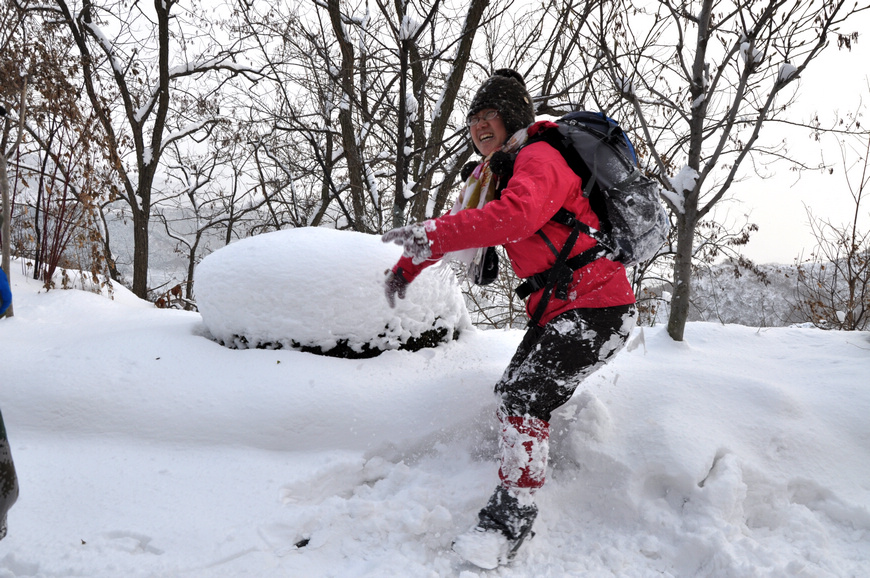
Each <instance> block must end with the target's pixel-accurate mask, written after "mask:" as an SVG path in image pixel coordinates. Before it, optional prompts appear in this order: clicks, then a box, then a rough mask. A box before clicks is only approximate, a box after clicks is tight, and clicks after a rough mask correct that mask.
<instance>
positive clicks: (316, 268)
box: [196, 227, 471, 357]
mask: <svg viewBox="0 0 870 578" xmlns="http://www.w3.org/2000/svg"><path fill="white" fill-rule="evenodd" d="M400 254H401V250H400V249H399V248H398V247H395V246H391V245H385V244H384V243H381V241H380V237H379V236H375V235H365V234H362V233H355V232H347V231H345V232H342V231H335V230H332V229H324V228H320V227H306V228H301V229H290V230H285V231H276V232H273V233H266V234H263V235H257V236H256V237H250V238H247V239H244V240H242V241H238V242H236V243H233V244H231V245H227V246H226V247H224V248H222V249H219V250H217V251H215V252H214V253H212V254H210V255H209V256H208V257H206V258H205V259H203V261H202V263H200V265H199V267H198V268H197V272H196V297H197V305H198V307H199V311H200V313H201V314H202V319H203V321H204V322H205V325H206V327H208V330H209V332H210V333H211V334H212V335H213V336H214V338H215V339H217V340H218V341H219V342H221V343H223V344H225V345H229V346H232V347H236V348H241V349H245V348H265V349H281V348H290V349H302V350H305V351H311V352H314V353H326V354H331V355H333V356H336V357H372V356H374V355H377V354H379V353H380V352H382V351H385V350H389V349H411V350H416V349H420V348H421V347H424V346H434V345H437V344H438V343H441V342H443V341H448V340H450V339H454V338H455V337H457V336H458V334H459V332H460V331H462V330H463V329H467V328H469V327H470V325H471V323H470V320H469V317H468V311H467V309H466V308H465V303H464V301H463V299H462V294H461V292H460V290H459V285H458V283H457V282H456V279H455V277H454V275H453V274H452V273H451V272H450V270H449V269H448V268H446V267H444V266H435V267H430V268H429V269H427V270H426V271H424V272H423V274H421V275H420V277H419V278H418V279H417V280H415V282H414V283H413V284H412V285H411V286H410V287H409V289H408V293H407V296H406V298H405V299H399V300H397V305H396V308H395V309H391V308H390V307H389V306H388V305H387V301H386V299H385V297H384V287H383V284H384V271H385V270H388V269H389V268H391V267H392V266H393V265H394V264H395V262H396V260H397V259H398V257H399V255H400Z"/></svg>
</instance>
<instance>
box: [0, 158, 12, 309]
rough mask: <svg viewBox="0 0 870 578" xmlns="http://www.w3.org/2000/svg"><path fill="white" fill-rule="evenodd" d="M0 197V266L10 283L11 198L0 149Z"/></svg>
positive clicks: (4, 162)
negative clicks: (1, 243)
mask: <svg viewBox="0 0 870 578" xmlns="http://www.w3.org/2000/svg"><path fill="white" fill-rule="evenodd" d="M0 199H2V203H3V204H2V209H3V212H2V215H0V237H2V242H3V249H2V253H3V255H2V260H0V266H2V269H3V272H4V273H6V276H7V277H8V278H9V283H10V285H11V284H12V273H11V272H10V271H9V267H10V265H11V259H12V246H11V241H10V235H11V229H12V227H11V226H10V224H9V221H10V220H11V219H12V200H11V199H10V198H9V179H8V177H7V176H6V155H5V154H4V152H3V151H2V150H0ZM12 315H13V312H12V305H10V306H9V309H7V310H6V313H5V314H4V317H12Z"/></svg>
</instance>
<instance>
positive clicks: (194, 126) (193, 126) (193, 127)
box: [162, 118, 218, 149]
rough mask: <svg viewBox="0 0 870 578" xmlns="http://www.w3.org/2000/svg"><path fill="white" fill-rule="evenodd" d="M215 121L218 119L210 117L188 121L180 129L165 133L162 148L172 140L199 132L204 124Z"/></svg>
mask: <svg viewBox="0 0 870 578" xmlns="http://www.w3.org/2000/svg"><path fill="white" fill-rule="evenodd" d="M216 122H218V121H217V120H215V119H213V118H210V119H206V120H201V121H198V122H193V123H190V124H188V125H187V126H184V127H182V128H181V129H180V130H177V131H174V132H171V133H169V134H168V135H166V138H165V139H164V140H163V146H162V148H164V149H165V148H166V147H167V146H168V145H170V144H172V143H173V142H175V141H177V140H180V139H183V138H185V137H187V136H190V135H192V134H195V133H197V132H199V131H200V130H202V129H203V128H205V127H206V126H208V125H210V124H215V123H216Z"/></svg>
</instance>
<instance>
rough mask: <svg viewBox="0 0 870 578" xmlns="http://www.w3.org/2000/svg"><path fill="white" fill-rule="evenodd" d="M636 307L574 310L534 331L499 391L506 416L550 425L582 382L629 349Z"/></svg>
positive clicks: (527, 338)
mask: <svg viewBox="0 0 870 578" xmlns="http://www.w3.org/2000/svg"><path fill="white" fill-rule="evenodd" d="M634 324H635V307H634V305H622V306H618V307H604V308H600V309H573V310H571V311H567V312H565V313H563V314H562V315H559V316H558V317H556V318H555V319H553V320H552V321H550V322H549V323H548V324H547V325H546V326H545V327H531V328H529V330H528V331H527V332H526V334H525V336H524V337H523V341H522V343H520V345H519V347H518V348H517V351H516V353H515V354H514V356H513V358H512V359H511V361H510V363H509V364H508V367H507V369H506V370H505V373H504V375H503V376H502V378H501V379H500V380H499V382H498V383H497V384H496V386H495V392H496V393H497V394H498V395H499V396H500V397H501V412H502V413H503V414H505V415H506V416H517V417H533V418H537V419H540V420H544V421H547V422H548V421H550V415H551V414H552V412H553V411H555V410H556V409H557V408H558V407H559V406H561V405H563V404H564V403H566V402H567V401H568V400H569V399H571V396H572V395H574V391H575V390H576V389H577V386H578V385H579V384H580V382H581V381H583V379H584V378H585V377H587V376H588V375H590V374H591V373H593V372H594V371H595V370H597V369H598V368H599V367H601V366H602V365H604V364H605V363H606V362H607V361H608V360H609V359H611V358H612V357H613V356H614V355H616V354H617V353H618V352H619V351H620V350H621V349H622V348H623V346H625V342H626V340H627V339H628V337H629V335H630V334H631V331H632V329H634Z"/></svg>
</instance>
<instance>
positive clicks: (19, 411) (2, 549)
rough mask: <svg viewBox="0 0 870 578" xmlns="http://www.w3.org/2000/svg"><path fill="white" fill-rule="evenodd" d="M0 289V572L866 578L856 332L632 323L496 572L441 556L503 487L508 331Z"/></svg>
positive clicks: (867, 473) (863, 370) (17, 282)
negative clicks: (675, 336) (442, 337)
mask: <svg viewBox="0 0 870 578" xmlns="http://www.w3.org/2000/svg"><path fill="white" fill-rule="evenodd" d="M397 250H398V249H397ZM12 279H13V291H14V295H15V317H14V318H12V319H4V320H0V351H2V369H0V409H2V412H3V415H4V417H5V419H6V425H7V428H8V432H9V436H10V442H11V445H12V451H13V457H14V459H15V463H16V466H17V469H18V474H19V478H20V485H21V496H20V498H19V500H18V503H17V504H16V505H15V506H14V507H13V508H12V510H11V511H10V513H9V535H8V537H7V538H6V539H5V540H3V541H0V578H8V577H22V576H46V577H48V576H51V577H56V576H63V577H69V576H86V577H90V578H98V577H112V578H116V577H119V576H124V577H139V576H142V577H145V576H161V577H174V576H182V577H186V576H190V577H209V578H212V577H236V576H256V577H290V576H292V577H296V576H341V577H345V576H378V577H380V576H403V577H404V576H415V577H416V576H461V577H463V578H471V577H473V576H524V577H525V576H620V577H621V576H637V577H646V576H678V577H683V576H685V577H695V576H710V577H717V578H718V577H758V576H777V577H778V576H801V577H806V576H812V577H837V578H840V577H849V576H854V577H860V576H870V420H868V419H867V415H868V407H870V380H868V375H870V334H868V333H866V332H864V333H839V332H822V331H820V330H815V329H796V328H795V329H791V328H775V329H761V330H759V329H756V328H749V327H742V326H736V325H728V326H723V325H718V324H708V323H692V324H690V325H689V326H688V328H687V331H686V341H685V342H682V343H676V342H673V341H672V340H670V339H669V338H668V336H667V333H666V332H665V330H664V327H661V326H657V327H654V328H649V327H646V328H643V329H637V330H635V333H634V335H633V337H632V339H631V341H630V343H629V347H627V348H626V349H625V350H624V351H623V352H621V353H620V354H619V356H618V357H617V359H616V360H615V361H614V362H613V363H611V364H610V365H608V366H606V367H605V368H604V369H602V370H601V371H599V372H598V373H596V374H594V375H593V376H592V377H591V378H590V379H588V380H587V381H586V382H585V383H583V384H582V385H581V386H580V388H579V389H578V391H577V394H576V395H575V397H574V399H573V400H572V401H571V402H570V403H569V404H568V405H566V406H565V407H564V408H563V409H562V410H560V411H559V412H558V415H557V416H556V417H555V418H554V420H553V426H554V427H553V432H554V433H553V439H552V441H551V456H552V458H551V465H552V469H551V472H550V476H549V479H548V482H547V484H546V485H545V486H544V488H543V489H542V490H541V491H540V492H539V505H540V509H541V513H540V515H539V517H538V521H537V522H536V528H535V529H536V532H537V535H536V536H535V538H534V539H533V540H532V541H531V542H529V543H528V544H527V545H526V546H524V547H523V549H522V550H521V551H520V553H519V555H518V557H517V559H516V560H515V562H514V563H513V564H512V565H511V566H507V567H503V568H500V569H498V570H494V571H491V572H485V571H482V570H479V569H476V568H474V567H471V566H469V565H467V564H463V563H461V562H460V560H459V559H458V558H457V557H456V556H455V555H454V554H453V553H452V552H451V550H450V544H451V541H452V539H453V538H454V537H455V536H456V535H457V534H458V533H460V532H462V531H464V530H466V529H467V528H468V527H470V526H471V525H472V524H473V523H474V522H475V519H476V512H477V510H478V509H479V508H480V506H482V505H483V503H484V502H485V500H486V499H487V497H488V496H489V494H490V492H491V491H492V489H493V488H494V487H495V485H496V483H497V471H496V470H497V465H496V462H495V452H496V449H497V444H496V437H495V432H494V430H493V426H494V424H495V418H494V415H493V413H494V408H495V403H494V399H493V397H492V394H491V388H492V385H493V384H494V382H495V381H496V380H497V379H498V377H499V376H500V374H501V371H502V369H503V367H504V366H505V365H506V364H507V361H508V359H509V358H510V356H511V354H512V352H513V350H514V348H515V347H516V345H517V343H518V342H519V340H520V338H521V332H519V331H486V332H484V331H476V330H466V331H464V332H463V333H462V334H461V336H460V339H459V340H458V341H453V342H450V343H448V344H446V345H443V346H441V347H438V348H436V349H425V350H422V351H419V352H416V353H411V352H406V351H388V352H386V353H384V354H382V355H381V356H379V357H376V358H373V359H366V360H346V359H334V358H326V357H319V356H315V355H312V354H308V353H301V352H297V351H292V350H286V349H285V350H273V351H268V350H253V349H250V350H232V349H227V348H224V347H221V346H220V345H218V344H217V343H215V342H214V341H211V340H209V339H208V338H207V334H208V331H207V329H206V326H205V324H204V323H203V320H202V318H201V316H200V315H199V314H197V313H190V312H182V311H174V310H159V309H155V308H153V307H152V306H151V305H150V304H148V303H145V302H141V301H139V300H137V299H135V298H133V297H132V296H130V295H129V294H128V293H127V292H125V291H124V290H122V289H116V293H115V299H114V300H109V299H107V298H105V297H100V296H98V295H95V294H91V293H86V292H82V291H77V290H71V291H60V290H55V291H51V292H48V293H45V292H44V291H41V290H40V287H39V284H38V283H36V282H34V281H29V280H27V279H26V278H24V277H23V276H22V275H21V273H20V270H18V269H15V270H13V272H12ZM330 281H331V282H336V283H340V282H351V281H349V280H347V279H345V280H344V281H342V280H341V278H340V277H338V276H336V278H335V279H329V278H328V279H327V282H330ZM312 295H313V294H308V295H304V296H294V295H292V294H288V295H287V296H286V300H285V302H286V303H287V306H288V307H292V306H294V305H295V304H296V303H295V302H294V300H295V299H302V298H303V297H304V298H307V299H309V300H310V299H312V298H313V297H312ZM240 298H249V299H256V298H257V296H256V295H244V294H243V295H240ZM299 305H300V306H301V305H302V304H299ZM358 306H359V307H367V306H369V304H367V303H365V302H360V303H358Z"/></svg>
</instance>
